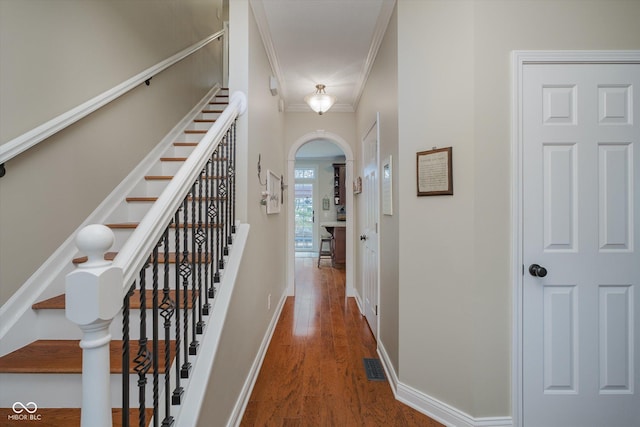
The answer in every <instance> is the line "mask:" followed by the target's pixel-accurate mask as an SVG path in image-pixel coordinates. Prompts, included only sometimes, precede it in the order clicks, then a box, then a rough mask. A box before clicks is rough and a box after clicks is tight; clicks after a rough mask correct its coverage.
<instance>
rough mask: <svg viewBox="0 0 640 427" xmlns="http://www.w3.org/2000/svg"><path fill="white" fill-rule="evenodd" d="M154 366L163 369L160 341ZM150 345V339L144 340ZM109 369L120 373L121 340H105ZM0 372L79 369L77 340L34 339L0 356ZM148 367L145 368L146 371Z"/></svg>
mask: <svg viewBox="0 0 640 427" xmlns="http://www.w3.org/2000/svg"><path fill="white" fill-rule="evenodd" d="M159 347H160V348H159V356H160V357H159V360H158V368H159V370H160V371H161V372H162V371H164V342H161V343H160V346H159ZM170 347H171V349H170V352H171V353H170V358H169V359H170V360H173V358H174V357H175V352H174V347H175V341H171V346H170ZM147 348H148V349H152V348H153V343H152V342H151V341H148V342H147ZM129 349H130V350H129V354H130V360H131V361H130V362H129V372H130V373H135V371H134V370H133V366H134V363H133V359H134V358H135V357H136V355H137V353H138V349H139V345H138V340H131V342H130V343H129ZM109 352H110V354H111V373H112V374H117V373H122V341H116V340H114V341H111V342H110V343H109ZM0 372H2V373H12V374H80V373H82V349H81V348H80V340H37V341H34V342H32V343H31V344H28V345H26V346H24V347H22V348H19V349H18V350H16V351H14V352H12V353H9V354H7V355H5V356H2V357H0ZM151 372H152V369H150V370H149V373H151Z"/></svg>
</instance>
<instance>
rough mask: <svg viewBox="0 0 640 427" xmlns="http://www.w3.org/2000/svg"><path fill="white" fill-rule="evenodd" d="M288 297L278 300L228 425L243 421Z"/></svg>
mask: <svg viewBox="0 0 640 427" xmlns="http://www.w3.org/2000/svg"><path fill="white" fill-rule="evenodd" d="M286 299H287V292H286V290H285V292H283V293H282V297H281V298H280V302H278V306H277V307H276V309H275V310H274V312H273V317H272V318H271V322H270V323H269V327H268V328H267V331H266V333H265V335H264V338H263V340H262V343H261V344H260V349H259V350H258V354H257V355H256V358H255V360H254V361H253V365H251V369H250V370H249V375H248V376H247V379H246V380H245V382H244V385H243V386H242V391H241V392H240V395H239V396H238V400H237V401H236V405H235V407H234V408H233V412H232V413H231V416H230V417H229V421H228V422H227V426H235V427H238V426H239V425H240V422H241V421H242V416H243V415H244V411H245V410H246V409H247V405H248V404H249V399H250V398H251V392H252V391H253V387H254V386H255V384H256V381H257V379H258V375H259V374H260V368H262V362H264V357H265V356H266V354H267V349H268V348H269V343H270V342H271V337H273V332H274V331H275V330H276V325H277V324H278V319H280V313H282V308H283V307H284V302H285V301H286Z"/></svg>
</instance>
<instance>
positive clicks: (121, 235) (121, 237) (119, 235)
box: [109, 218, 222, 252]
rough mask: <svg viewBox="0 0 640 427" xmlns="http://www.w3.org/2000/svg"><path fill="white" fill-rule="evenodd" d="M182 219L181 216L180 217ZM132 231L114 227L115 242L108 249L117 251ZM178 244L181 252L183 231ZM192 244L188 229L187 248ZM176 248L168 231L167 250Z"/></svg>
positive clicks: (189, 248) (173, 238)
mask: <svg viewBox="0 0 640 427" xmlns="http://www.w3.org/2000/svg"><path fill="white" fill-rule="evenodd" d="M181 219H182V218H181ZM132 232H133V230H129V229H127V230H120V229H114V230H113V233H114V235H115V237H116V241H115V244H114V245H113V246H112V248H111V249H109V250H110V251H111V252H117V251H119V250H120V249H121V248H122V246H123V245H124V243H125V242H126V241H127V239H128V238H129V236H130V235H131V233H132ZM178 239H179V244H180V252H182V251H183V250H184V248H185V244H184V235H183V233H180V235H179V237H178ZM220 239H221V241H222V236H220ZM215 242H216V241H215V235H214V241H213V243H214V245H215ZM191 248H192V245H191V230H189V233H188V234H187V249H188V250H191ZM197 248H198V245H196V249H197ZM202 248H203V249H204V244H203V245H202ZM175 250H176V245H175V235H174V233H173V230H171V231H170V233H169V252H175ZM160 251H164V249H160Z"/></svg>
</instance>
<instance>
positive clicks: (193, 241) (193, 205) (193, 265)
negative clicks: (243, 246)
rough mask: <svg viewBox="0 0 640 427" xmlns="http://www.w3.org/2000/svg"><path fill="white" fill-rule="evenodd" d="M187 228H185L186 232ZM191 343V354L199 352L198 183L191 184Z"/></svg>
mask: <svg viewBox="0 0 640 427" xmlns="http://www.w3.org/2000/svg"><path fill="white" fill-rule="evenodd" d="M186 231H187V230H186V229H185V232H186ZM189 231H190V233H191V343H190V344H189V355H191V356H195V355H196V354H198V345H199V343H198V340H197V339H196V316H197V307H196V305H197V298H198V289H197V286H198V283H197V282H198V277H197V276H198V275H197V271H196V240H197V238H198V237H197V235H196V231H197V224H196V183H194V184H193V185H192V186H191V227H190V230H189Z"/></svg>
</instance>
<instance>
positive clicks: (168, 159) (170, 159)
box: [160, 157, 187, 162]
mask: <svg viewBox="0 0 640 427" xmlns="http://www.w3.org/2000/svg"><path fill="white" fill-rule="evenodd" d="M186 160H187V158H186V157H160V161H161V162H184V161H186Z"/></svg>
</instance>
